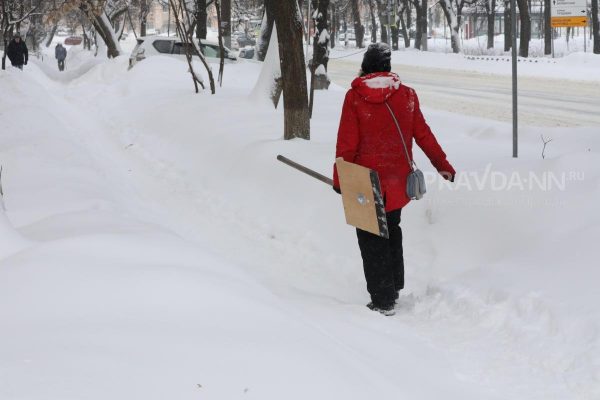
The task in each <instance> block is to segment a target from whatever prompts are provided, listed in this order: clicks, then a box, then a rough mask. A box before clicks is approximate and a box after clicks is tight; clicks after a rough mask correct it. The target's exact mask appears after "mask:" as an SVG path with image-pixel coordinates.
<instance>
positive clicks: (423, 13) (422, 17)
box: [413, 0, 444, 50]
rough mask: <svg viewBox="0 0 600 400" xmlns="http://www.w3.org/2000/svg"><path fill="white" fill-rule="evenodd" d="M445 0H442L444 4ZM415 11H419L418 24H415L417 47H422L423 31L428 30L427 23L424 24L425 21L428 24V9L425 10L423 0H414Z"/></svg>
mask: <svg viewBox="0 0 600 400" xmlns="http://www.w3.org/2000/svg"><path fill="white" fill-rule="evenodd" d="M443 2H444V0H442V1H440V4H442V3H443ZM413 5H414V6H415V11H416V13H417V18H416V26H415V49H419V50H420V49H421V40H422V39H423V32H427V25H425V26H423V21H425V23H426V24H427V10H423V7H422V5H421V0H413Z"/></svg>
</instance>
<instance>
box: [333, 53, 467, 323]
mask: <svg viewBox="0 0 600 400" xmlns="http://www.w3.org/2000/svg"><path fill="white" fill-rule="evenodd" d="M392 114H393V115H392ZM394 116H395V118H396V120H397V122H398V125H399V126H396V123H395V121H394ZM400 135H402V137H401V136H400ZM402 138H404V143H406V149H405V147H404V143H403V140H402ZM413 140H414V141H415V142H416V143H417V145H418V146H419V147H420V148H421V149H422V150H423V152H424V153H425V155H426V156H427V157H428V158H429V160H430V161H431V163H432V164H433V166H434V167H435V168H436V169H437V171H438V172H439V173H440V174H441V175H442V176H443V177H444V178H445V179H447V180H450V181H454V176H455V173H456V172H455V171H454V168H453V167H452V165H450V163H449V162H448V161H447V160H446V154H445V153H444V151H443V150H442V148H441V146H440V145H439V144H438V142H437V140H436V138H435V136H434V135H433V133H432V131H431V129H430V128H429V126H428V125H427V123H426V122H425V118H424V117H423V114H422V113H421V109H420V106H419V99H418V97H417V94H416V93H415V90H414V89H412V88H410V87H408V86H406V85H404V84H402V83H401V81H400V78H399V77H398V75H397V74H395V73H393V72H391V51H390V48H389V46H388V45H386V44H384V43H375V44H371V45H370V46H369V47H368V49H367V51H366V52H365V55H364V58H363V61H362V64H361V70H360V72H359V76H358V77H357V78H355V79H354V81H353V82H352V87H351V89H350V90H348V92H347V93H346V97H345V100H344V105H343V108H342V116H341V120H340V125H339V130H338V137H337V145H336V158H338V157H342V158H343V159H344V160H345V161H348V162H352V163H355V164H358V165H362V166H364V167H367V168H370V169H373V170H375V171H377V173H378V175H379V180H380V184H381V191H382V195H383V198H384V203H385V212H386V217H387V222H388V231H389V239H386V238H383V237H380V236H378V235H375V234H372V233H369V232H366V231H363V230H361V229H357V237H358V245H359V248H360V252H361V256H362V259H363V269H364V274H365V278H366V281H367V290H368V292H369V294H370V295H371V302H370V303H369V304H367V307H369V308H370V309H371V310H374V311H378V312H380V313H382V314H384V315H394V313H395V311H394V307H395V304H396V300H397V299H398V298H399V292H400V290H401V289H403V288H404V257H403V249H402V230H401V228H400V215H401V212H402V208H403V207H404V206H406V205H407V204H408V202H409V201H410V198H409V197H408V195H407V193H406V183H407V177H408V174H409V173H410V172H411V165H412V160H413V158H412V145H413ZM333 175H334V176H333V181H334V182H333V188H334V190H335V191H336V192H338V193H340V182H339V177H338V174H337V169H336V167H335V166H334V173H333Z"/></svg>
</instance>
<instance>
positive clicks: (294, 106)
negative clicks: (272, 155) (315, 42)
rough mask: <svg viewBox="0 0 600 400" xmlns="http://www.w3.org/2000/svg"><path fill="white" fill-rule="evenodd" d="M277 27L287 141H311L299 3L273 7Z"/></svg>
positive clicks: (290, 0)
mask: <svg viewBox="0 0 600 400" xmlns="http://www.w3.org/2000/svg"><path fill="white" fill-rule="evenodd" d="M270 5H271V6H272V7H273V16H274V18H275V24H276V26H277V37H278V41H279V59H280V65H281V76H282V79H283V106H284V135H283V136H284V139H286V140H289V139H294V138H302V139H307V140H308V139H310V119H309V112H308V90H307V87H306V72H305V71H306V69H305V62H304V51H303V49H302V21H301V17H300V15H301V14H300V10H299V9H298V4H297V2H296V0H276V1H273V2H271V3H270Z"/></svg>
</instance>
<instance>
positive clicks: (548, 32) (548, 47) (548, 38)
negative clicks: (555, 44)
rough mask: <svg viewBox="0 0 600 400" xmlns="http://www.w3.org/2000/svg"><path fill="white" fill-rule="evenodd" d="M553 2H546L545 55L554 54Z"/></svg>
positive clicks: (545, 0)
mask: <svg viewBox="0 0 600 400" xmlns="http://www.w3.org/2000/svg"><path fill="white" fill-rule="evenodd" d="M551 3H552V0H544V54H546V55H549V54H552V21H551V20H552V15H551V9H550V7H551Z"/></svg>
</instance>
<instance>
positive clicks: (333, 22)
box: [329, 2, 338, 49]
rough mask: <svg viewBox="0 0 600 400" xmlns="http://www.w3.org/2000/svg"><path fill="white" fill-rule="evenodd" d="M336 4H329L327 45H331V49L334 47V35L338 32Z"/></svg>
mask: <svg viewBox="0 0 600 400" xmlns="http://www.w3.org/2000/svg"><path fill="white" fill-rule="evenodd" d="M335 6H336V3H335V2H332V3H331V18H330V19H329V20H330V21H331V32H329V43H330V44H331V48H332V49H333V48H334V47H335V40H336V34H337V30H338V21H337V12H336V7H335Z"/></svg>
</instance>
